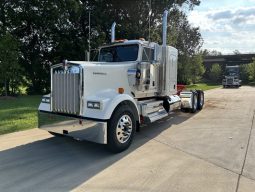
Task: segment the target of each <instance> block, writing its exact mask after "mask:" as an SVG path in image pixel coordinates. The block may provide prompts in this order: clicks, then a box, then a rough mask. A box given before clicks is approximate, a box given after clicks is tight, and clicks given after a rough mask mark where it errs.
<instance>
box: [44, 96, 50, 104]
mask: <svg viewBox="0 0 255 192" xmlns="http://www.w3.org/2000/svg"><path fill="white" fill-rule="evenodd" d="M42 103H50V97H43V98H42Z"/></svg>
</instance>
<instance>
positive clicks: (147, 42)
mask: <svg viewBox="0 0 255 192" xmlns="http://www.w3.org/2000/svg"><path fill="white" fill-rule="evenodd" d="M130 44H140V45H145V46H150V47H154V46H155V44H157V43H155V42H149V41H145V40H127V39H122V40H116V42H114V43H111V44H107V45H103V46H100V47H99V48H103V47H110V46H116V45H130Z"/></svg>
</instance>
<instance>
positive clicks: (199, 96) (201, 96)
mask: <svg viewBox="0 0 255 192" xmlns="http://www.w3.org/2000/svg"><path fill="white" fill-rule="evenodd" d="M204 102H205V101H204V92H203V91H202V90H198V91H197V110H202V109H203V107H204Z"/></svg>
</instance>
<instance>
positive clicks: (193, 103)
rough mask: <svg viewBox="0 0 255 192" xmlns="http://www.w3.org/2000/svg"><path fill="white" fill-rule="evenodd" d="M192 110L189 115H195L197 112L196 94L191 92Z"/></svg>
mask: <svg viewBox="0 0 255 192" xmlns="http://www.w3.org/2000/svg"><path fill="white" fill-rule="evenodd" d="M191 101H192V108H191V113H195V112H196V111H197V92H196V91H193V92H192V98H191Z"/></svg>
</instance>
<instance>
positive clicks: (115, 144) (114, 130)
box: [107, 105, 136, 153]
mask: <svg viewBox="0 0 255 192" xmlns="http://www.w3.org/2000/svg"><path fill="white" fill-rule="evenodd" d="M133 114H134V113H133V111H132V109H131V108H130V107H129V106H128V105H121V106H119V107H118V108H117V109H116V110H115V111H114V113H113V115H112V117H111V119H110V120H109V122H108V134H107V146H108V148H109V150H110V151H112V152H114V153H119V152H122V151H124V150H125V149H127V148H128V147H129V146H130V145H131V142H132V140H133V136H134V132H135V130H136V121H135V118H134V115H133Z"/></svg>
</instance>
